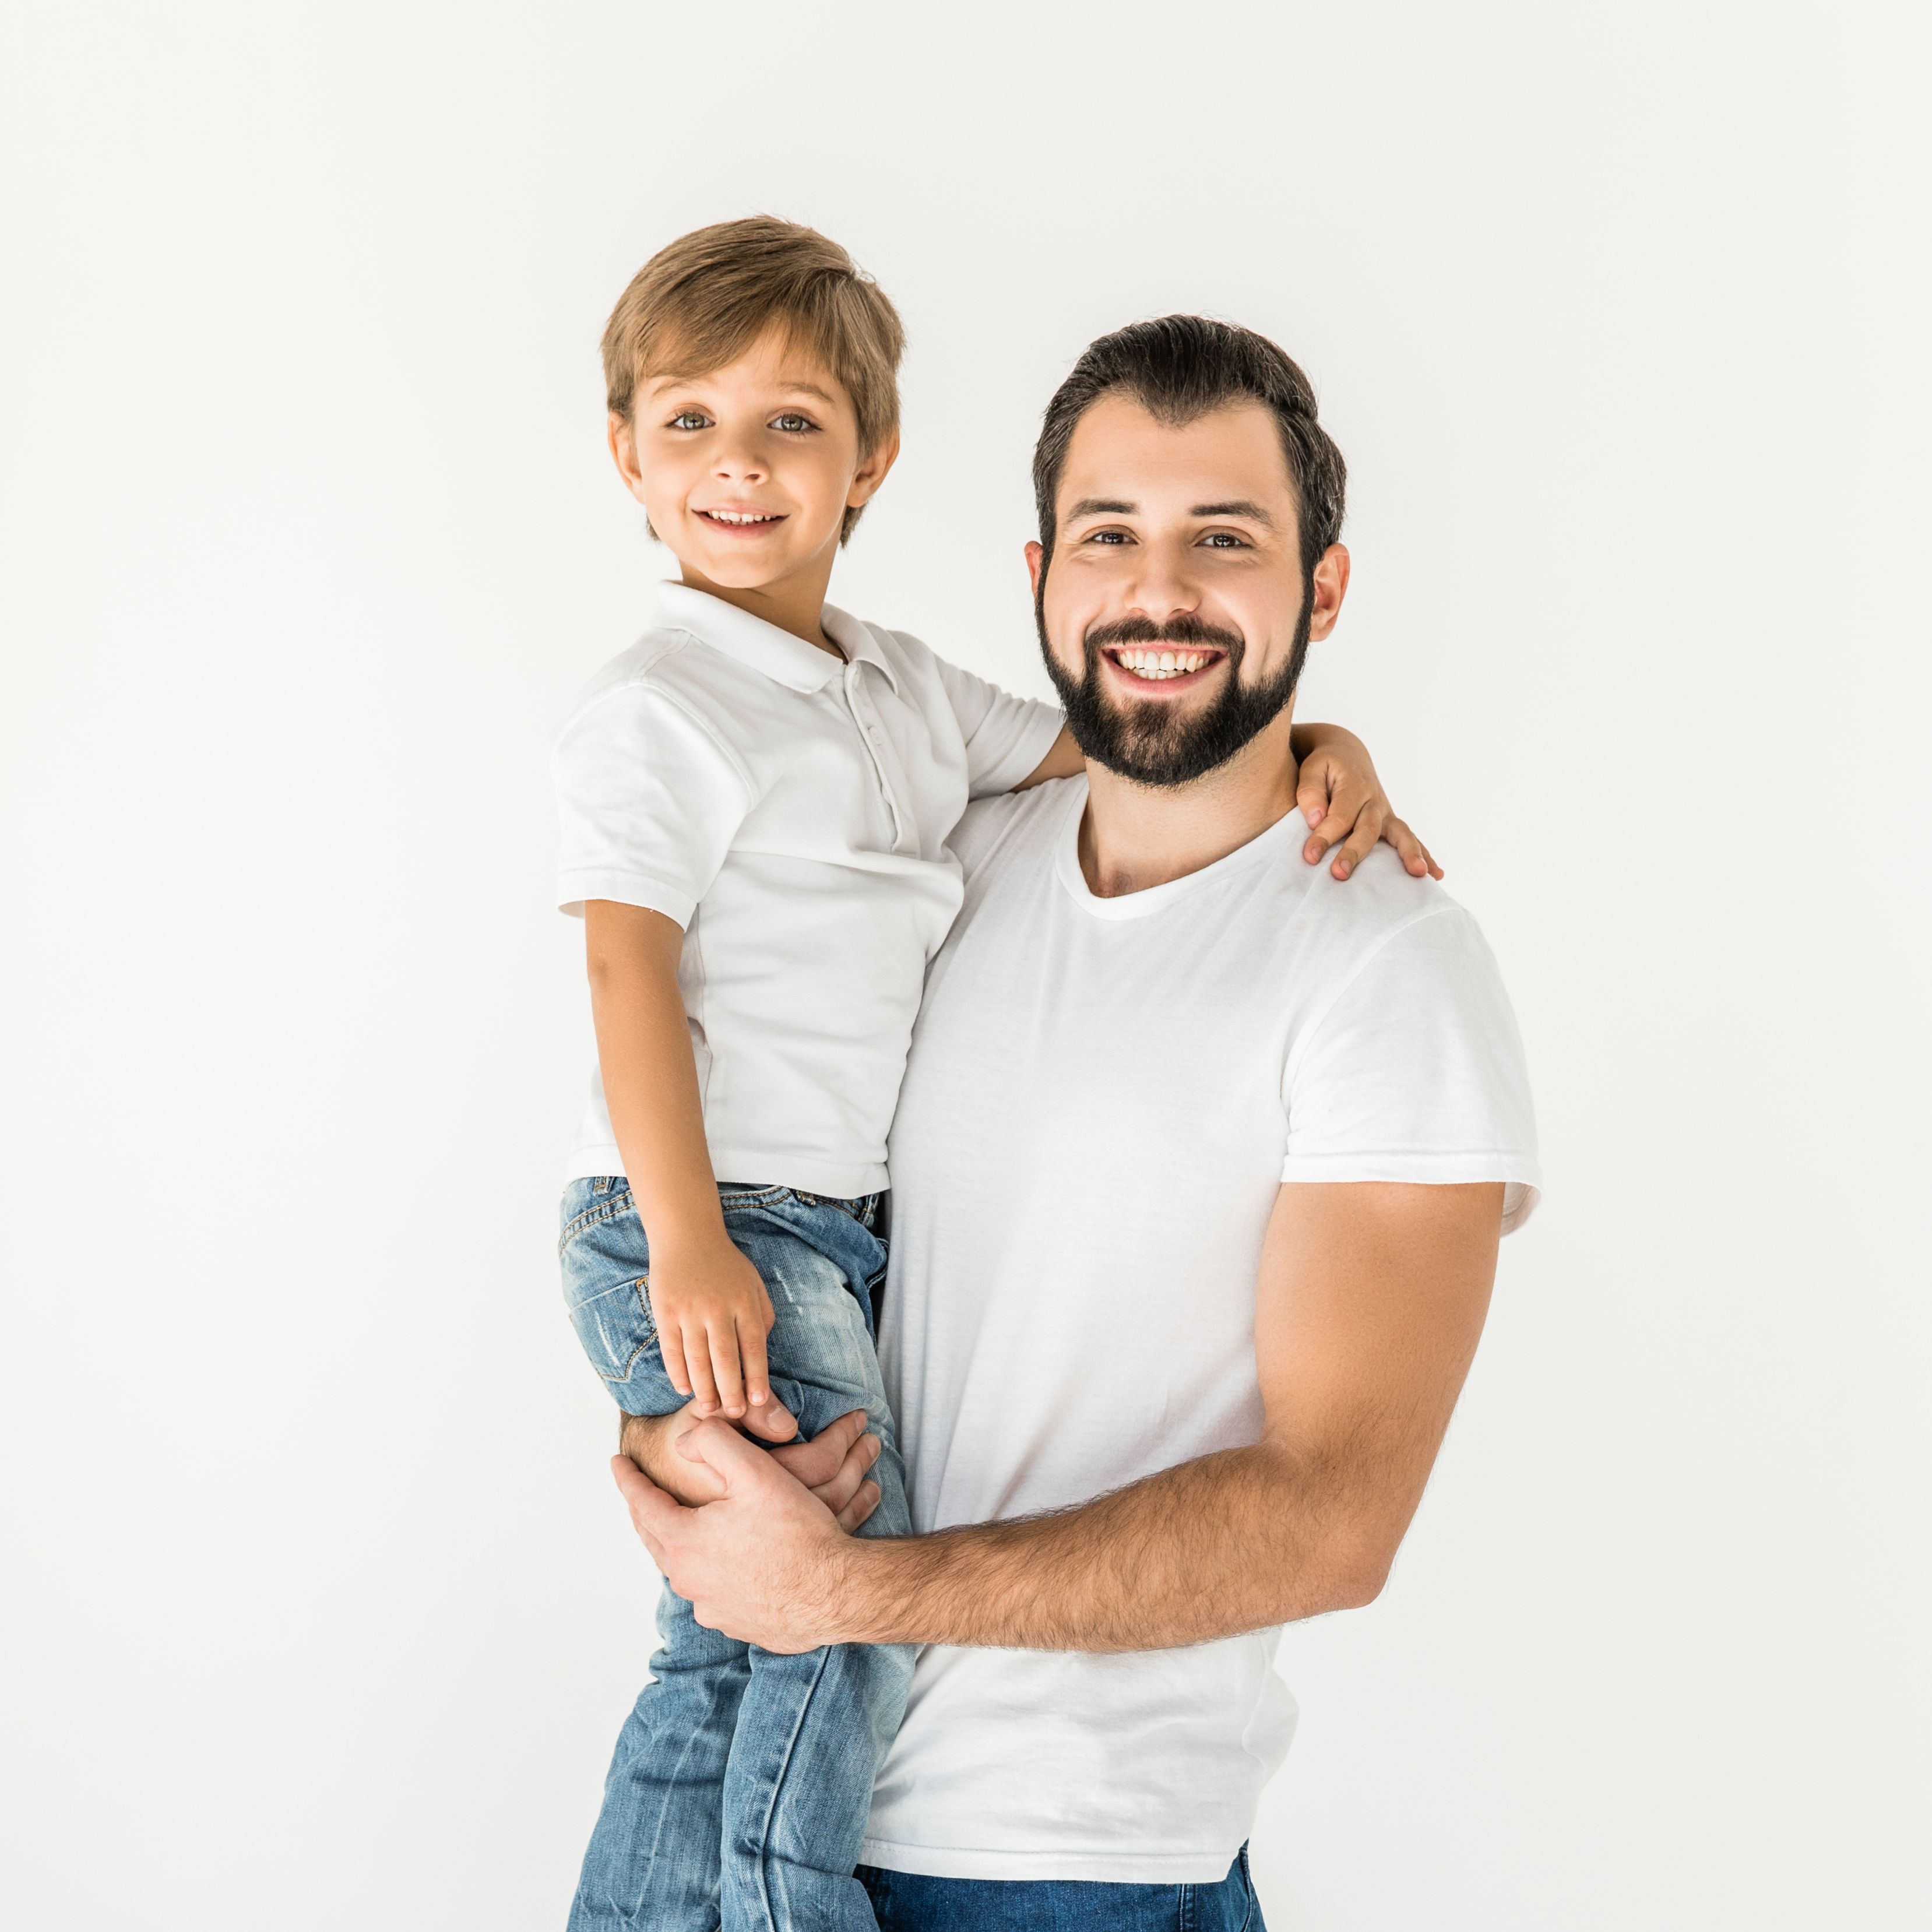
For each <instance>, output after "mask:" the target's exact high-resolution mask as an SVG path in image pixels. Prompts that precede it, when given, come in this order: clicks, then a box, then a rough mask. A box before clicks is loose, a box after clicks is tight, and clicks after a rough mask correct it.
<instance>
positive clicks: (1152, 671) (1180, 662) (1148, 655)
mask: <svg viewBox="0 0 1932 1932" xmlns="http://www.w3.org/2000/svg"><path fill="white" fill-rule="evenodd" d="M1114 655H1115V657H1116V658H1118V660H1119V661H1120V662H1121V664H1122V665H1123V666H1124V667H1125V668H1126V669H1127V670H1130V671H1132V672H1133V674H1134V675H1135V676H1136V677H1149V678H1163V677H1185V676H1187V673H1189V672H1190V671H1193V670H1199V669H1200V668H1201V667H1202V665H1203V664H1206V663H1207V662H1208V661H1209V660H1210V659H1211V658H1212V657H1213V656H1214V655H1215V654H1214V652H1212V651H1159V650H1122V651H1116V652H1115V653H1114Z"/></svg>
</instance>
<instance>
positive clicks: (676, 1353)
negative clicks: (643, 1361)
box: [658, 1328, 691, 1395]
mask: <svg viewBox="0 0 1932 1932" xmlns="http://www.w3.org/2000/svg"><path fill="white" fill-rule="evenodd" d="M658 1354H659V1355H661V1356H662V1357H663V1358H664V1373H665V1374H666V1375H667V1376H670V1385H671V1387H672V1388H674V1389H676V1391H677V1392H678V1394H679V1395H688V1394H690V1393H691V1371H690V1370H688V1368H686V1367H685V1365H684V1337H682V1335H681V1334H679V1332H678V1331H677V1330H676V1329H675V1328H659V1329H658Z"/></svg>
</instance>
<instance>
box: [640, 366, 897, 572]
mask: <svg viewBox="0 0 1932 1932" xmlns="http://www.w3.org/2000/svg"><path fill="white" fill-rule="evenodd" d="M610 451H611V454H612V455H613V456H614V457H615V458H616V461H617V467H618V469H619V471H620V472H622V475H623V477H624V480H625V483H626V484H627V485H628V487H629V489H630V491H631V495H633V496H635V497H636V498H637V500H638V502H640V503H642V504H643V506H644V508H645V509H646V511H647V512H648V513H649V516H650V520H651V527H652V529H653V530H655V532H657V535H658V537H659V538H661V540H662V541H664V543H665V544H667V545H668V546H669V547H670V549H671V550H672V551H673V553H675V554H676V557H677V559H678V561H679V562H680V563H681V564H682V565H684V566H685V571H686V574H687V575H690V574H693V573H695V574H697V577H699V578H700V580H703V581H706V582H709V583H715V584H717V585H719V586H722V587H724V588H727V589H739V590H751V589H760V588H762V587H764V586H770V585H773V584H775V583H779V582H781V580H784V579H787V578H790V577H794V576H796V575H798V574H799V573H801V572H812V571H819V570H823V571H825V572H826V574H829V571H830V568H831V562H832V556H833V555H834V553H835V551H836V549H837V547H838V535H839V530H840V528H841V525H842V524H843V523H844V516H845V511H846V509H847V506H848V505H858V504H861V503H863V502H866V501H867V500H868V499H869V498H870V497H871V495H872V493H873V492H874V490H877V487H878V486H879V484H880V482H881V481H883V478H884V476H885V473H886V470H887V469H889V468H890V467H891V466H892V458H893V457H894V456H895V455H896V454H897V453H898V438H897V437H889V438H888V439H887V441H886V444H885V445H884V446H882V447H881V448H880V449H877V450H874V451H871V452H862V451H861V450H860V449H859V425H858V419H857V417H856V415H855V414H854V413H853V407H852V404H851V401H850V398H849V397H848V396H847V395H846V392H845V391H844V388H843V387H842V386H841V385H840V383H839V382H838V379H837V378H836V377H834V376H833V375H832V374H831V373H830V371H828V370H827V369H826V368H824V367H823V365H822V364H820V362H818V361H817V359H816V358H814V356H811V354H810V353H809V352H808V351H807V350H802V349H799V348H797V347H793V346H792V345H791V344H790V343H789V342H788V341H787V338H785V337H784V335H782V334H781V332H778V331H777V330H775V329H774V330H771V331H769V332H766V334H765V335H763V336H761V337H760V338H759V339H758V340H757V341H756V342H754V344H752V345H751V347H750V349H748V350H747V351H746V352H745V353H744V354H743V355H742V356H740V357H739V359H738V360H737V361H736V362H732V363H729V364H727V365H726V366H725V367H724V368H721V369H713V370H711V371H708V372H707V373H706V374H703V375H699V376H678V375H668V376H653V377H649V378H647V379H646V380H645V381H644V382H643V383H640V385H639V386H638V389H637V398H636V401H635V402H634V405H633V407H632V410H631V420H630V421H629V422H628V423H626V422H624V421H623V420H622V419H621V418H619V417H615V416H613V418H612V419H611V421H610Z"/></svg>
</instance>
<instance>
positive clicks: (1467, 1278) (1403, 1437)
mask: <svg viewBox="0 0 1932 1932" xmlns="http://www.w3.org/2000/svg"><path fill="white" fill-rule="evenodd" d="M1502 1196H1503V1190H1502V1185H1501V1184H1500V1183H1490V1182H1481V1183H1475V1184H1467V1185H1439V1186H1412V1185H1403V1184H1397V1183H1392V1182H1391V1183H1383V1182H1368V1183H1337V1184H1307V1183H1303V1184H1293V1185H1288V1186H1284V1187H1282V1188H1281V1189H1280V1190H1279V1192H1278V1194H1277V1199H1276V1204H1275V1210H1274V1217H1273V1219H1272V1220H1271V1222H1270V1223H1269V1227H1268V1240H1267V1242H1266V1244H1265V1247H1264V1250H1263V1253H1262V1265H1261V1268H1260V1271H1259V1277H1258V1279H1257V1282H1256V1315H1255V1354H1256V1366H1257V1367H1258V1369H1259V1372H1260V1379H1261V1385H1262V1400H1263V1403H1264V1406H1265V1421H1264V1424H1263V1428H1262V1439H1261V1441H1260V1442H1259V1443H1257V1444H1256V1445H1254V1447H1253V1448H1245V1449H1231V1450H1224V1451H1220V1452H1219V1453H1218V1454H1213V1455H1208V1456H1202V1457H1196V1459H1195V1460H1193V1461H1192V1462H1188V1463H1181V1464H1179V1465H1178V1466H1176V1467H1175V1468H1173V1469H1166V1470H1163V1471H1162V1472H1160V1474H1159V1475H1153V1476H1150V1477H1148V1478H1145V1480H1143V1481H1140V1482H1137V1483H1133V1484H1129V1485H1128V1486H1127V1487H1126V1488H1125V1489H1122V1490H1116V1491H1115V1492H1114V1493H1112V1494H1111V1495H1108V1496H1100V1497H1097V1498H1096V1499H1094V1501H1093V1502H1088V1503H1083V1504H1082V1505H1079V1507H1078V1508H1073V1509H1067V1510H1062V1511H1057V1512H1055V1514H1052V1515H1049V1516H1043V1517H1034V1518H1031V1519H1028V1520H1022V1521H1019V1522H1014V1523H981V1524H977V1525H974V1526H971V1527H968V1528H963V1529H949V1530H943V1531H941V1532H938V1533H937V1534H935V1535H929V1536H913V1537H900V1538H877V1539H873V1540H869V1541H868V1540H865V1539H860V1538H849V1537H847V1535H845V1534H844V1532H842V1531H841V1529H840V1528H839V1526H838V1524H837V1523H836V1522H835V1520H834V1518H833V1516H832V1513H831V1512H830V1511H828V1510H827V1509H826V1508H824V1507H823V1505H820V1504H819V1503H818V1502H815V1501H814V1499H812V1498H811V1496H808V1494H807V1493H805V1490H802V1488H800V1487H799V1485H798V1484H796V1482H794V1481H793V1480H792V1479H791V1478H790V1477H789V1476H787V1475H784V1473H783V1472H781V1471H779V1470H778V1469H774V1468H772V1465H771V1463H770V1461H769V1459H768V1458H767V1457H765V1456H764V1455H763V1454H760V1453H758V1452H756V1451H753V1450H752V1449H751V1447H750V1445H748V1444H747V1443H746V1442H745V1441H744V1439H743V1438H742V1436H737V1435H736V1434H734V1433H732V1432H730V1431H729V1430H724V1429H721V1427H719V1426H718V1424H715V1423H708V1424H703V1425H702V1426H701V1427H700V1428H699V1429H697V1430H694V1431H693V1432H692V1439H691V1441H692V1446H693V1447H694V1448H697V1450H698V1451H699V1453H700V1454H702V1455H703V1458H704V1460H706V1462H707V1463H709V1464H710V1466H712V1469H713V1470H714V1471H715V1472H717V1474H718V1475H719V1476H720V1477H721V1478H722V1488H723V1491H724V1493H723V1495H722V1496H721V1499H719V1500H718V1502H712V1503H709V1504H707V1505H706V1506H705V1507H703V1508H700V1509H696V1510H691V1509H684V1508H680V1507H679V1505H676V1503H674V1502H672V1501H671V1499H670V1497H668V1496H666V1495H665V1494H664V1493H663V1492H662V1491H661V1490H659V1489H658V1488H657V1487H655V1485H654V1484H652V1483H651V1482H649V1481H648V1480H646V1478H644V1477H643V1475H640V1473H639V1472H638V1471H637V1468H636V1466H635V1465H634V1463H631V1462H630V1461H629V1460H628V1459H626V1458H622V1457H620V1458H619V1459H618V1461H617V1463H616V1474H617V1477H618V1483H619V1487H620V1488H622V1490H623V1491H624V1493H625V1498H626V1499H627V1500H628V1502H629V1504H630V1506H631V1520H632V1521H633V1523H634V1524H635V1525H636V1526H637V1529H638V1532H639V1533H640V1535H642V1536H643V1538H644V1540H645V1541H646V1544H649V1547H650V1549H651V1552H652V1555H653V1556H655V1557H656V1558H657V1559H658V1565H659V1567H660V1568H661V1569H663V1571H664V1574H665V1576H666V1577H667V1579H668V1580H669V1581H670V1586H671V1588H672V1589H674V1590H676V1592H678V1593H679V1595H681V1596H683V1597H685V1598H688V1599H689V1601H691V1603H692V1604H694V1607H695V1608H696V1612H697V1620H698V1622H700V1623H702V1624H703V1625H706V1626H707V1627H708V1628H712V1629H716V1630H721V1631H724V1633H725V1634H727V1635H728V1636H730V1637H736V1638H739V1640H743V1641H746V1642H750V1643H757V1644H760V1645H762V1646H763V1647H764V1648H766V1649H769V1650H775V1651H781V1652H793V1651H802V1650H809V1649H814V1648H816V1647H817V1646H818V1645H820V1644H821V1643H947V1644H974V1645H990V1646H998V1647H1000V1648H1003V1649H1011V1648H1022V1649H1046V1650H1096V1651H1112V1650H1161V1649H1169V1648H1171V1647H1173V1646H1178V1645H1181V1644H1190V1643H1207V1642H1210V1641H1212V1640H1214V1639H1216V1638H1219V1637H1229V1636H1232V1635H1234V1634H1236V1633H1237V1632H1238V1631H1250V1630H1259V1629H1263V1628H1269V1627H1271V1626H1272V1625H1277V1624H1280V1623H1284V1622H1290V1621H1292V1620H1294V1619H1298V1618H1301V1617H1308V1616H1318V1615H1319V1614H1321V1613H1322V1612H1324V1611H1328V1610H1343V1609H1347V1608H1349V1607H1353V1606H1355V1605H1358V1604H1365V1603H1367V1602H1369V1601H1371V1600H1372V1599H1373V1598H1374V1597H1375V1596H1376V1595H1377V1594H1378V1593H1379V1591H1380V1590H1381V1589H1382V1584H1383V1583H1384V1581H1385V1579H1386V1578H1387V1577H1388V1571H1389V1567H1390V1565H1391V1563H1392V1562H1393V1561H1394V1556H1395V1553H1396V1550H1397V1546H1398V1545H1399V1544H1400V1542H1401V1541H1402V1538H1403V1533H1404V1532H1406V1529H1408V1526H1409V1519H1410V1517H1412V1515H1413V1514H1415V1507H1416V1505H1417V1504H1418V1502H1420V1500H1421V1496H1422V1491H1423V1487H1424V1484H1426V1483H1427V1481H1428V1478H1429V1472H1430V1469H1431V1467H1432V1466H1433V1464H1434V1462H1435V1460H1436V1451H1437V1449H1438V1448H1439V1446H1440V1445H1441V1443H1442V1436H1443V1433H1444V1431H1445V1429H1446V1428H1447V1427H1448V1422H1449V1418H1450V1415H1451V1412H1452V1410H1453V1409H1454V1407H1455V1404H1456V1398H1457V1395H1458V1394H1459V1393H1460V1391H1461V1388H1462V1386H1463V1378H1464V1376H1466V1374H1467V1373H1468V1370H1469V1363H1470V1360H1471V1358H1472V1356H1473V1355H1475V1348H1476V1343H1477V1340H1478V1337H1479V1336H1480V1335H1481V1332H1482V1327H1483V1321H1484V1316H1485V1314H1486V1313H1487V1310H1488V1307H1489V1299H1490V1285H1491V1283H1492V1282H1493V1280H1494V1278H1495V1274H1496V1245H1497V1241H1498V1238H1499V1234H1500V1232H1501V1228H1502Z"/></svg>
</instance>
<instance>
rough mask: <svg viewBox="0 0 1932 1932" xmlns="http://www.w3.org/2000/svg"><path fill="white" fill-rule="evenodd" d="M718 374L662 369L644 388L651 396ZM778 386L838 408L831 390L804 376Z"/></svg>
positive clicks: (704, 370)
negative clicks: (661, 390)
mask: <svg viewBox="0 0 1932 1932" xmlns="http://www.w3.org/2000/svg"><path fill="white" fill-rule="evenodd" d="M715 373H716V372H715V371H713V370H710V369H660V370H659V371H658V373H657V374H655V376H652V377H649V379H648V380H646V383H644V385H643V387H644V389H645V391H646V393H647V394H650V393H654V392H656V391H657V390H658V389H663V388H665V387H666V386H669V387H671V388H673V389H674V388H676V386H677V385H678V384H679V383H701V382H703V380H704V379H705V377H707V376H709V375H712V374H715ZM778 387H779V388H780V389H791V390H796V392H797V393H798V394H799V395H802V396H816V397H817V398H818V400H819V401H820V402H821V403H825V404H829V405H830V406H831V407H833V408H836V407H838V398H837V397H836V396H835V395H832V393H831V392H830V391H829V390H827V389H820V387H819V386H818V385H817V383H808V382H806V381H805V380H804V379H803V378H802V377H790V376H787V377H782V378H781V379H780V380H779V383H778Z"/></svg>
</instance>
